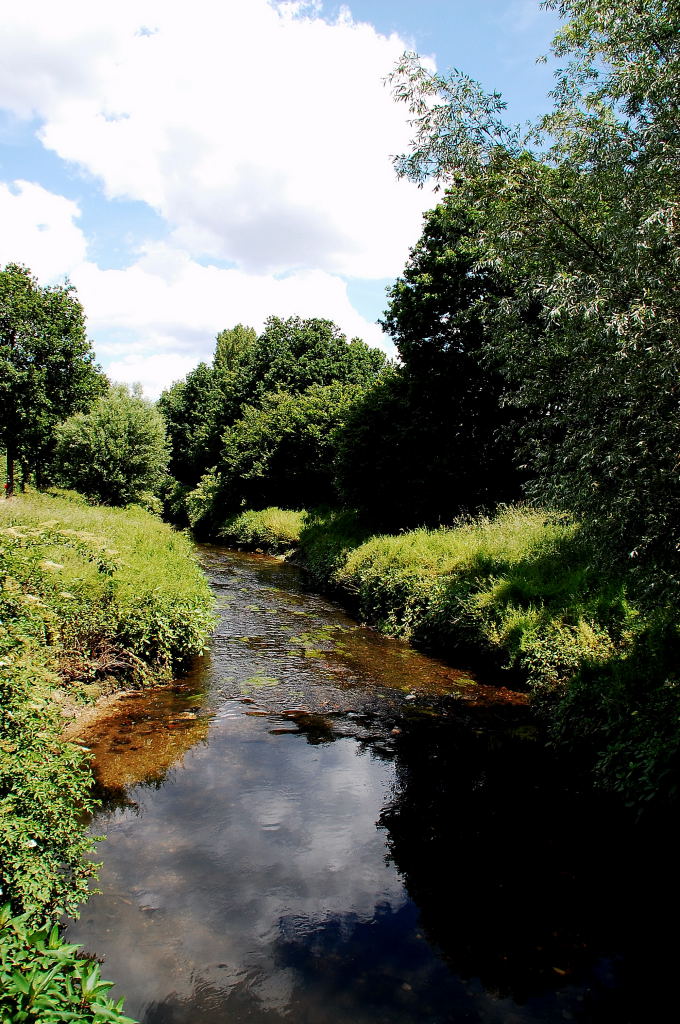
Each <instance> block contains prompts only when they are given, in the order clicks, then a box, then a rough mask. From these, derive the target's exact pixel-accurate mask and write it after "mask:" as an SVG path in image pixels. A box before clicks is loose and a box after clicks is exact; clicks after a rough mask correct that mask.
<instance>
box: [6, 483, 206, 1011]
mask: <svg viewBox="0 0 680 1024" xmlns="http://www.w3.org/2000/svg"><path fill="white" fill-rule="evenodd" d="M211 625H212V602H211V598H210V593H209V590H208V587H207V583H206V581H205V579H204V577H203V575H202V573H201V572H200V570H199V568H198V565H197V564H196V562H195V560H194V557H193V554H192V550H191V546H190V544H189V542H188V540H187V539H186V538H185V537H183V536H181V535H179V534H176V533H174V532H173V531H172V530H171V529H170V528H169V527H168V526H166V525H165V524H163V523H162V522H161V521H160V520H159V519H158V518H156V517H155V516H153V515H151V514H150V513H148V512H145V511H144V510H142V509H140V508H136V507H135V508H130V509H127V510H125V509H109V508H106V509H105V508H97V507H92V506H89V505H87V504H85V503H84V502H83V501H81V500H79V499H78V498H77V496H73V495H65V494H56V493H55V494H53V495H51V496H50V495H38V494H27V495H25V496H21V497H18V498H15V499H12V500H11V501H7V502H3V503H0V702H1V704H2V709H3V715H2V718H1V719H0V888H1V889H2V900H3V902H4V901H7V902H8V907H9V909H8V911H7V913H6V915H5V917H8V915H14V916H13V917H8V921H9V923H8V924H6V926H5V927H3V930H2V932H1V933H0V958H1V963H2V970H6V969H7V970H9V968H10V967H12V964H13V963H14V962H15V961H16V959H17V957H19V952H17V950H18V949H19V947H21V948H24V947H23V946H22V943H24V945H25V943H26V942H28V943H29V945H30V942H31V941H32V940H30V939H27V938H26V935H28V934H29V933H30V934H33V932H32V931H31V929H33V930H35V929H38V930H39V929H40V928H45V927H48V926H51V924H52V923H53V922H54V921H55V920H58V918H59V917H60V916H61V915H62V914H63V913H65V912H66V913H70V914H73V913H76V912H77V907H78V904H79V903H80V902H81V901H82V900H83V899H84V898H85V897H86V895H87V892H88V882H89V879H90V878H91V877H92V875H93V873H94V870H95V867H94V866H93V864H92V862H91V861H90V860H89V859H86V858H85V854H87V853H91V852H92V849H91V847H92V842H91V840H90V839H88V838H87V837H86V835H85V833H84V831H83V827H82V823H81V822H82V813H83V811H87V810H89V809H91V806H92V804H91V797H90V790H91V781H92V780H91V774H90V769H89V763H88V762H87V761H86V759H85V758H84V755H83V753H82V752H81V751H80V749H79V748H78V747H76V746H75V745H72V744H69V743H65V742H62V741H61V740H60V732H61V729H62V728H63V718H62V716H61V713H60V706H62V705H64V704H70V705H71V706H73V705H74V704H77V703H78V702H84V701H86V700H87V699H88V698H90V697H91V696H92V695H93V694H96V693H97V692H98V691H101V689H112V688H115V687H117V686H122V685H143V684H145V683H149V682H156V681H162V680H166V679H168V678H170V677H171V675H172V674H173V673H174V672H176V671H177V669H178V668H179V667H180V666H181V665H183V664H184V663H186V662H187V660H188V659H189V658H190V657H191V656H192V655H193V654H196V653H198V652H199V651H201V650H202V649H203V648H204V646H205V644H206V642H207V639H208V636H209V633H210V628H211ZM17 915H18V916H19V917H20V918H21V921H23V924H21V926H19V925H16V926H15V924H13V923H12V922H13V921H15V920H18V918H17ZM17 928H19V932H21V928H23V929H24V931H23V932H21V935H23V936H24V937H23V938H21V935H20V936H19V938H17V935H19V932H18V931H17ZM26 929H28V930H29V931H28V932H26ZM36 934H37V932H36ZM43 940H44V936H43V938H42V939H40V941H41V942H43ZM36 941H38V940H37V939H36ZM17 943H18V944H19V945H18V946H17ZM55 950H57V947H55ZM55 950H53V951H52V952H53V953H54V957H52V953H50V957H52V959H55V958H56V960H55V962H54V963H51V966H45V972H44V977H43V976H42V975H41V976H38V975H35V977H34V978H33V981H32V982H31V983H30V984H29V982H28V980H27V979H28V976H29V973H30V972H29V969H28V966H23V964H24V961H25V960H26V958H25V957H24V959H23V960H22V959H21V957H19V959H20V960H21V963H20V964H19V965H18V966H16V968H15V967H12V970H11V971H10V981H11V984H10V983H9V982H7V984H9V985H10V987H9V989H8V993H9V994H8V995H7V996H6V999H5V1002H0V1009H1V1010H2V1013H4V1014H5V1016H4V1017H1V1018H0V1020H3V1021H4V1020H8V1021H9V1020H12V1021H14V1020H17V1021H19V1020H27V1021H32V1020H42V1019H45V1020H67V1019H75V1020H88V1021H90V1020H92V1021H95V1020H97V1021H99V1020H102V1021H103V1020H119V1019H122V1017H121V1014H120V1013H119V1011H118V1010H117V1009H115V1008H112V1007H113V1004H110V1006H109V1005H108V1003H107V1000H106V999H104V997H103V996H102V999H104V1001H103V1002H102V1001H101V999H99V995H97V993H95V992H93V993H91V995H92V999H90V998H89V996H88V997H87V998H85V997H84V996H83V993H82V991H80V990H79V989H78V985H76V989H78V991H76V989H73V992H75V995H73V999H72V1001H71V1002H68V998H70V997H68V992H69V991H71V990H70V989H69V987H68V984H67V980H66V975H65V974H63V973H60V972H59V971H57V972H56V973H55V974H54V975H53V976H52V968H53V967H54V966H55V965H56V962H57V961H59V958H60V956H61V953H59V952H58V950H57V951H56V952H55ZM50 957H48V958H47V959H48V960H50ZM64 957H65V959H64V964H66V962H67V961H69V957H68V956H67V955H66V954H64ZM71 959H73V958H71ZM26 962H27V961H26ZM59 962H61V961H59ZM69 962H70V961H69ZM46 963H47V962H46ZM64 970H66V968H65V967H64ZM69 970H71V968H69ZM78 970H79V968H78V969H76V968H75V967H73V970H72V971H71V974H72V975H73V977H72V979H71V980H72V982H73V983H74V984H75V982H74V981H73V979H75V980H76V981H77V977H76V976H77V974H78ZM84 970H85V968H83V971H84ZM73 971H75V974H73ZM67 973H68V972H67ZM83 977H84V975H83ZM88 977H89V975H88ZM41 978H42V980H41ZM11 979H14V980H13V981H12V980H11ZM81 980H82V979H81ZM53 982H54V984H53ZM93 984H94V982H93ZM27 985H28V988H29V989H30V991H28V990H26V986H27ZM55 986H56V988H55ZM71 987H73V986H71ZM95 987H96V986H95ZM101 991H104V990H101ZM101 991H100V990H99V989H98V990H97V992H99V994H101ZM50 993H51V995H50ZM60 993H61V995H60ZM64 993H66V995H65V998H67V997H68V998H67V1001H66V1002H65V1003H60V1002H59V999H60V998H61V996H62V995H64ZM48 995H49V998H50V999H52V998H54V999H55V1000H56V1003H55V1006H57V1009H54V1013H53V1015H52V1016H50V1015H49V1014H50V1013H52V1009H49V1008H48V1007H47V1004H45V1006H43V1007H42V1010H41V1013H42V1016H40V1015H38V1016H31V1015H30V1014H31V1013H32V1012H33V1011H32V1010H30V1008H27V1006H28V1004H27V1000H32V999H34V997H35V999H39V1000H40V999H46V1000H47V999H48ZM95 996H96V998H95ZM7 999H10V1000H11V999H14V1003H13V1004H11V1005H12V1006H13V1010H12V1011H11V1012H10V1011H9V1010H7V1011H6V1009H5V1003H6V1000H7ZM98 999H99V1002H97V1000H98ZM48 1001H49V1000H48ZM34 1005H35V1007H40V1006H42V1003H40V1002H37V1003H35V1004H34ZM99 1005H101V1007H103V1009H102V1010H101V1013H100V1012H99V1011H98V1010H96V1008H95V1007H96V1006H99ZM107 1006H108V1008H107ZM22 1007H23V1008H22ZM48 1009H49V1012H48ZM67 1009H68V1013H70V1012H74V1013H75V1012H76V1011H77V1013H78V1014H81V1015H80V1016H77V1017H73V1018H71V1017H69V1016H68V1015H66V1014H67ZM24 1013H25V1014H27V1015H25V1016H22V1015H21V1014H24ZM60 1014H61V1016H60ZM107 1014H108V1016H107Z"/></svg>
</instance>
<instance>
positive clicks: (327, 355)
mask: <svg viewBox="0 0 680 1024" xmlns="http://www.w3.org/2000/svg"><path fill="white" fill-rule="evenodd" d="M385 365H386V357H385V355H384V353H383V352H381V351H380V350H379V349H375V348H369V346H368V345H366V344H365V343H364V342H363V341H361V340H359V339H358V338H353V339H352V340H351V341H348V340H347V338H346V337H345V335H344V334H342V333H341V331H340V330H339V329H338V328H337V327H336V326H335V324H333V323H331V321H329V320H319V319H308V320H304V319H301V318H300V317H290V318H288V319H286V320H284V319H281V318H280V317H270V318H269V319H268V320H267V322H266V324H265V329H264V331H263V332H262V333H261V334H260V335H259V337H258V336H257V335H256V333H255V331H254V330H253V328H249V327H243V326H242V325H240V324H239V325H237V326H236V327H233V328H231V329H230V330H226V331H221V332H220V334H218V336H217V338H216V344H215V355H214V359H213V363H212V365H211V366H208V365H207V364H205V363H201V364H200V365H199V366H198V367H197V368H196V369H195V370H192V371H191V373H189V374H188V376H187V377H186V379H185V380H183V381H178V382H177V383H175V384H173V386H172V387H171V388H169V389H168V391H166V392H164V393H163V395H162V396H161V398H160V401H159V407H160V409H161V411H162V413H163V415H164V417H165V419H166V423H167V427H168V435H169V437H170V441H171V445H172V459H171V472H172V473H173V475H174V476H175V477H176V478H177V479H178V480H179V481H180V482H181V483H182V484H184V485H185V486H194V485H195V484H196V483H198V480H199V479H200V478H201V477H202V476H203V475H204V474H205V473H206V471H207V470H208V469H210V468H211V467H215V466H217V467H219V465H220V461H221V451H222V441H221V438H222V435H223V433H224V431H225V430H228V429H229V428H230V427H231V426H232V425H233V424H234V423H236V421H237V420H239V419H240V418H241V416H242V415H243V414H244V410H245V409H246V407H255V408H257V407H259V406H261V405H262V404H264V403H265V402H266V401H267V399H268V396H270V395H272V394H274V393H275V392H278V391H285V392H288V393H291V394H293V393H294V394H298V393H300V392H302V391H304V390H305V389H306V388H308V387H310V386H311V385H313V384H318V385H322V386H326V385H330V384H333V383H340V384H358V385H363V384H366V383H367V382H368V381H370V380H373V379H375V378H376V376H378V375H379V374H380V373H381V372H382V370H383V369H384V367H385Z"/></svg>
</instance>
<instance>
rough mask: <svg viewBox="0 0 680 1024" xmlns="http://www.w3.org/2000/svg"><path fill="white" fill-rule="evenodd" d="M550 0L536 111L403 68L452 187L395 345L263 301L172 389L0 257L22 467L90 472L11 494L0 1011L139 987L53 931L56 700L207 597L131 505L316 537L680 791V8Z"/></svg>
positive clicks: (659, 793) (66, 818)
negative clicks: (102, 345) (149, 382)
mask: <svg viewBox="0 0 680 1024" xmlns="http://www.w3.org/2000/svg"><path fill="white" fill-rule="evenodd" d="M546 6H548V7H550V8H552V9H555V10H557V11H559V13H560V14H561V15H562V17H563V21H564V24H563V27H562V29H561V30H560V32H559V33H558V35H557V37H556V39H555V41H554V53H555V54H556V56H557V57H558V58H559V59H560V60H562V61H563V62H564V63H563V67H562V68H561V70H560V71H559V72H558V74H557V78H556V86H555V90H554V92H553V94H552V104H553V105H552V110H551V112H550V113H549V114H548V115H546V116H545V117H544V118H543V119H542V120H541V121H539V122H538V123H537V124H535V125H533V126H531V128H530V129H529V130H520V129H519V128H517V127H514V126H512V125H508V124H507V123H505V121H504V114H503V110H504V107H503V102H502V99H501V98H500V97H499V96H497V95H495V94H487V93H485V92H484V91H483V90H482V89H481V87H480V86H479V85H478V84H477V83H476V82H474V81H473V80H472V79H470V78H467V77H466V76H464V75H462V74H460V73H458V72H452V73H450V74H448V75H438V74H432V73H431V72H429V71H428V70H427V69H426V68H425V67H424V66H423V65H422V64H421V62H420V61H419V59H418V58H417V56H416V55H405V57H404V58H403V60H402V61H401V62H400V64H399V66H398V67H397V68H396V69H395V71H394V73H393V76H392V86H393V89H394V93H395V97H396V99H397V100H399V101H401V102H404V103H406V104H407V105H408V107H409V109H410V111H411V113H412V116H413V127H414V139H413V145H412V148H411V151H410V152H409V153H406V154H404V155H403V156H402V157H400V158H398V159H397V161H396V167H397V171H398V173H400V174H402V175H407V176H408V177H410V178H412V179H413V180H416V181H424V180H425V179H426V178H428V177H432V176H434V177H435V178H436V179H437V181H438V183H439V184H440V185H441V188H442V193H441V201H440V202H439V203H438V205H437V206H436V207H435V209H433V210H432V211H430V212H429V213H428V214H427V215H426V216H425V219H424V224H423V232H422V236H421V238H420V240H419V242H418V243H417V244H416V246H415V247H414V249H413V250H412V252H411V254H410V257H409V260H408V262H407V264H406V267H405V268H404V272H403V275H402V276H401V277H400V278H399V279H398V280H397V281H396V282H395V284H394V285H393V286H392V287H391V288H390V289H389V292H388V296H387V304H386V310H385V313H384V316H383V320H382V323H383V326H384V327H385V329H386V330H387V331H388V332H389V334H390V335H391V337H392V338H393V340H394V343H395V346H396V351H397V354H398V360H397V362H396V363H394V364H392V363H390V362H389V361H388V360H387V359H386V357H385V356H384V354H383V353H382V352H380V351H378V350H376V349H371V348H369V347H368V346H367V345H365V344H364V343H363V342H362V341H361V340H359V339H352V340H348V339H347V338H346V337H345V336H344V335H342V333H341V332H340V331H339V329H338V328H337V327H336V326H335V325H334V324H332V323H331V322H330V321H327V320H322V319H309V320H303V319H300V318H298V317H292V318H288V319H281V318H278V317H270V318H269V320H268V321H267V322H266V324H265V327H264V330H263V331H262V332H261V333H260V334H258V333H257V332H256V331H255V330H253V329H252V328H249V327H246V326H244V325H242V324H239V325H236V326H234V327H232V328H229V329H227V330H224V331H222V332H220V334H218V336H217V338H216V342H215V352H214V357H213V359H212V362H211V363H210V364H208V363H201V364H200V365H199V366H198V367H197V368H196V369H195V370H193V371H192V372H191V373H190V374H189V375H188V376H187V378H186V379H185V380H183V381H178V382H176V383H175V384H174V385H173V386H172V387H171V388H169V389H168V391H166V392H165V394H164V395H163V396H162V397H161V399H160V401H159V403H158V408H157V409H155V408H152V407H151V405H150V404H149V403H148V402H145V401H144V400H143V399H142V398H141V396H140V395H139V394H138V393H136V392H132V393H130V392H129V391H128V390H127V389H125V388H122V387H120V386H113V387H112V386H111V385H110V383H109V382H108V381H107V380H106V379H105V378H104V377H103V375H102V374H101V373H100V372H99V370H98V369H97V367H96V366H95V365H94V362H93V354H92V349H91V346H90V344H89V342H88V341H87V339H86V336H85V330H84V312H83V310H82V307H81V306H80V304H79V302H78V300H77V298H76V296H75V293H74V291H73V289H72V288H71V287H70V286H66V287H49V288H44V287H41V286H39V285H38V283H37V282H36V281H35V279H34V278H33V277H32V276H31V274H30V272H29V271H28V270H27V269H26V268H23V267H20V266H17V265H14V264H10V265H8V266H7V267H6V268H5V269H4V270H0V443H1V444H2V445H3V446H4V449H5V451H6V456H7V486H6V492H7V494H8V495H9V496H11V494H12V492H13V490H14V477H15V473H14V465H15V463H18V464H19V466H20V468H21V483H22V486H24V485H26V484H35V485H36V486H37V487H38V488H39V489H40V488H44V487H45V486H46V485H48V484H50V483H54V482H57V483H61V484H67V485H69V486H73V487H76V488H78V490H80V491H82V492H83V494H84V495H86V496H87V499H86V498H84V497H77V496H73V495H72V496H71V497H70V498H69V497H68V496H64V495H63V494H62V495H61V496H60V495H59V494H58V493H57V492H54V493H53V494H52V496H45V495H37V494H34V493H33V492H31V493H30V494H29V495H26V496H25V497H23V498H21V499H20V500H13V501H11V502H7V503H3V507H2V509H1V517H2V519H1V522H0V574H1V577H2V589H1V590H0V620H1V623H0V694H1V696H2V703H3V710H4V715H3V718H2V721H1V722H0V804H1V807H0V810H1V811H2V813H1V814H0V840H1V842H2V845H1V849H2V853H1V854H0V871H1V873H2V889H3V893H2V902H4V901H8V909H7V910H6V911H3V912H2V916H1V917H0V928H1V929H2V931H0V980H1V981H2V984H3V992H2V994H1V995H0V1015H1V1016H0V1019H1V1020H3V1021H4V1020H7V1021H10V1020H11V1021H15V1020H16V1021H18V1020H27V1021H31V1020H37V1019H45V1020H70V1019H72V1020H92V1021H97V1020H101V1021H104V1020H116V1019H121V1017H120V1010H119V1009H118V1008H115V1007H113V1005H112V1004H111V1003H110V1002H109V1001H108V999H107V996H106V983H102V982H101V980H100V979H99V977H98V974H97V973H96V970H95V969H94V968H93V967H92V966H91V965H87V964H86V963H85V962H84V961H81V960H78V958H77V957H76V956H75V955H74V951H73V950H72V949H69V948H68V947H65V946H63V944H61V942H60V940H59V938H58V935H56V934H55V933H54V932H53V931H52V930H51V928H52V924H53V922H54V920H55V919H56V918H58V916H59V915H60V914H61V913H62V911H63V910H66V911H73V910H74V909H75V907H76V906H77V904H78V902H79V901H80V900H81V899H82V898H83V896H84V895H85V893H86V890H87V885H88V879H89V878H90V876H91V874H92V871H93V868H92V867H91V865H90V862H89V861H87V860H86V859H84V854H85V853H86V851H87V843H86V841H85V840H84V838H83V833H82V830H81V826H80V824H79V815H80V812H81V811H82V810H83V809H85V810H86V809H87V808H88V807H89V806H90V804H89V800H90V797H89V792H90V789H89V787H90V777H89V773H88V771H87V766H86V764H85V763H84V762H83V758H82V755H81V754H80V753H79V751H78V750H77V749H76V748H75V747H73V746H71V745H69V744H64V743H61V742H60V741H59V732H60V725H61V722H62V716H61V710H60V709H61V708H64V707H72V706H73V705H74V704H77V703H78V702H79V701H83V700H86V699H88V698H90V697H91V696H93V695H95V694H97V693H100V692H102V690H105V689H107V688H113V687H115V686H117V685H119V684H120V683H122V682H125V683H132V684H134V685H139V684H142V683H144V682H145V681H148V680H151V679H162V678H168V677H169V676H170V674H171V673H172V671H173V670H174V669H175V668H176V667H177V666H178V665H179V664H181V663H182V662H183V661H185V660H186V659H187V658H189V657H190V656H191V655H192V654H193V653H195V652H196V651H197V650H199V649H200V648H201V646H202V644H203V642H204V640H205V637H206V634H207V631H208V628H209V623H210V610H209V604H208V597H207V592H206V588H205V584H204V582H203V581H202V578H201V576H200V574H199V573H198V570H197V569H196V567H195V565H194V564H193V562H192V560H191V557H190V552H189V547H188V541H187V540H186V539H185V538H184V537H183V536H181V535H180V534H177V533H173V532H172V531H170V530H169V528H167V527H165V526H164V525H163V524H162V523H161V522H160V521H159V519H158V518H156V517H155V516H153V515H151V514H149V512H146V511H144V509H142V508H140V507H139V504H140V503H141V504H143V505H144V506H145V507H146V508H148V509H157V510H160V509H161V507H162V508H164V510H165V512H166V514H167V515H168V517H169V518H171V519H172V520H173V521H174V522H175V523H176V524H177V525H180V526H185V525H190V526H191V527H192V528H193V529H194V531H195V532H196V534H197V535H199V536H203V537H209V538H213V539H228V540H229V541H230V542H232V543H237V544H243V545H247V546H249V547H253V548H262V549H267V550H279V551H289V550H290V549H291V548H296V549H297V552H298V557H300V558H302V559H303V561H304V564H305V565H306V566H307V568H308V570H309V572H310V574H311V577H312V579H313V581H315V583H316V584H317V585H319V586H324V587H331V588H333V589H334V590H335V591H336V592H338V593H340V594H342V595H343V597H344V598H345V600H347V601H348V602H350V603H351V604H352V605H353V606H354V607H355V608H356V609H357V611H358V613H359V614H360V615H361V616H362V617H363V618H365V619H367V620H368V621H370V622H373V623H374V624H375V625H376V626H377V627H379V628H381V629H383V630H386V631H387V632H390V633H393V634H395V635H399V636H402V637H404V638H406V639H409V640H412V641H414V642H417V643H420V644H423V645H426V646H427V647H429V648H432V649H436V650H438V651H440V652H444V653H447V654H453V653H454V652H455V653H456V656H457V657H459V656H460V655H461V652H463V653H464V655H465V657H469V656H470V652H472V651H474V652H475V657H476V658H479V657H480V656H481V657H484V658H486V659H487V660H488V661H489V662H490V663H493V664H494V665H495V666H497V667H500V668H501V669H504V670H507V671H508V672H509V673H512V678H513V679H514V680H517V681H524V682H527V683H528V685H529V686H530V688H531V692H532V695H533V699H534V703H535V706H536V708H537V709H538V710H539V711H540V712H541V713H542V715H543V716H544V720H545V722H546V727H547V730H548V734H549V736H550V738H551V741H552V742H553V743H555V744H557V745H559V746H560V747H561V748H563V749H564V748H566V749H570V750H571V751H573V753H574V755H575V757H574V764H575V765H577V764H578V765H581V764H582V765H585V766H587V769H588V771H589V772H590V773H591V775H592V777H593V778H594V779H595V781H596V782H597V784H599V785H600V786H602V787H604V788H606V789H608V790H610V791H613V792H615V793H616V794H618V795H619V796H620V798H621V799H622V800H624V801H625V802H627V803H628V804H630V805H631V806H632V807H633V808H635V809H636V810H637V811H638V812H639V811H640V810H641V809H642V808H644V807H645V805H650V806H654V807H661V808H663V807H667V806H668V804H669V803H671V802H673V801H676V802H677V799H678V795H679V790H678V768H679V763H678V762H679V760H680V725H679V720H680V715H679V712H680V707H679V706H678V705H679V697H678V694H679V693H680V682H679V680H678V669H677V665H678V646H679V621H678V614H677V599H678V595H679V594H680V555H679V552H680V515H679V512H678V510H679V509H680V490H679V488H680V472H679V465H680V463H679V456H678V451H679V438H680V405H679V404H678V394H677V382H678V379H679V378H680V344H679V342H680V338H679V337H678V333H679V332H678V323H679V319H680V318H679V316H678V312H679V309H678V299H677V294H678V293H677V289H676V288H675V276H676V274H677V266H678V262H679V249H678V234H677V211H678V200H679V196H680V187H679V186H680V181H679V177H678V168H680V153H679V152H678V140H679V139H680V124H679V122H678V114H679V110H680V102H679V101H680V94H679V92H678V90H679V89H680V85H679V83H680V67H679V64H680V61H679V59H678V58H679V47H680V32H679V31H678V30H679V29H680V11H679V10H678V6H677V4H676V3H675V2H673V3H671V2H669V0H648V2H646V3H645V4H632V5H631V4H624V3H623V2H622V0H608V2H607V3H605V2H604V0H547V4H546ZM161 417H162V419H161ZM88 500H89V501H90V502H94V501H97V502H100V503H102V505H107V506H126V505H128V506H129V507H127V508H124V507H119V508H93V507H92V506H91V505H88V504H87V501H88ZM131 502H134V503H136V504H135V505H130V504H129V503H131ZM522 502H526V504H522ZM509 503H514V504H509ZM279 506H285V511H284V510H282V509H281V508H280V507H279ZM320 508H322V510H321V511H319V509H320ZM306 509H316V510H317V511H310V512H307V511H306ZM31 964H32V965H31Z"/></svg>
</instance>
